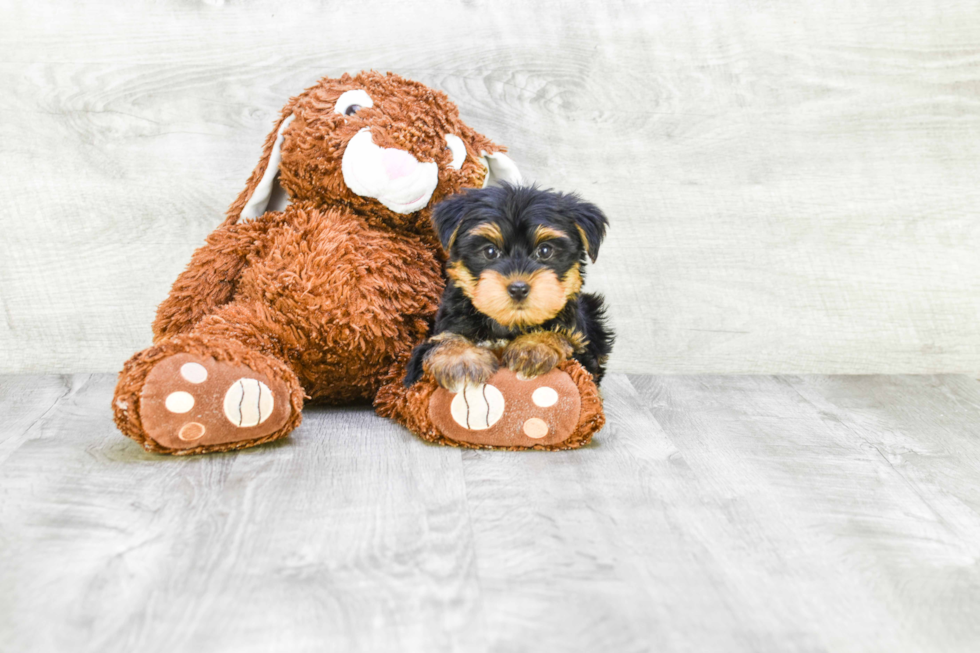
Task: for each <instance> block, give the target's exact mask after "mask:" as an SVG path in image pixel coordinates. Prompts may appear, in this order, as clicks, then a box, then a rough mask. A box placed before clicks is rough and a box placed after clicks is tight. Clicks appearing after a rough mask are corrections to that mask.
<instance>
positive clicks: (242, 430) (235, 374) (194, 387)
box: [113, 318, 303, 455]
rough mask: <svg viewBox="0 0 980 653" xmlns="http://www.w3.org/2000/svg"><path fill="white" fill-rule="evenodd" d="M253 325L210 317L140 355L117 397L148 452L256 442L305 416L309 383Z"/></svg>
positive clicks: (129, 365) (120, 422)
mask: <svg viewBox="0 0 980 653" xmlns="http://www.w3.org/2000/svg"><path fill="white" fill-rule="evenodd" d="M250 330H253V329H251V328H250V327H249V325H248V324H242V323H238V324H237V325H236V324H235V323H229V322H225V321H222V320H210V319H209V318H206V319H205V320H204V321H202V324H201V325H199V327H197V328H195V329H194V330H193V331H192V332H190V333H188V334H186V335H178V336H174V337H172V338H168V339H165V340H163V341H161V342H159V343H157V344H156V345H154V346H152V347H150V348H149V349H145V350H143V351H141V352H139V353H138V354H136V355H135V356H133V357H132V358H131V359H129V361H127V362H126V365H125V366H124V367H123V370H122V372H121V373H120V375H119V383H118V385H117V386H116V392H115V397H114V398H113V410H114V413H115V419H116V425H117V426H118V427H119V430H120V431H122V432H123V433H124V434H125V435H127V436H129V437H130V438H132V439H134V440H136V441H137V442H139V443H140V444H142V445H143V447H144V448H145V449H147V450H149V451H156V452H160V453H170V454H178V455H180V454H191V453H204V452H210V451H227V450H229V449H241V448H244V447H252V446H255V445H258V444H262V443H264V442H269V441H271V440H276V439H279V438H281V437H284V436H286V435H287V434H289V432H290V431H292V430H293V429H295V428H296V427H297V426H298V425H299V423H300V419H301V417H300V411H301V410H302V407H303V389H302V388H301V387H300V384H299V381H298V380H297V378H296V375H295V374H294V373H293V371H292V370H291V369H290V368H289V366H288V365H286V364H285V363H283V362H282V361H280V360H279V359H277V358H275V357H274V356H271V355H268V353H266V352H268V351H270V347H268V346H261V345H262V343H259V342H256V337H255V334H254V333H252V334H250V333H248V332H249V331H250Z"/></svg>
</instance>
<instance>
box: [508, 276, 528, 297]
mask: <svg viewBox="0 0 980 653" xmlns="http://www.w3.org/2000/svg"><path fill="white" fill-rule="evenodd" d="M529 292H531V286H529V285H527V282H525V281H514V282H512V283H511V284H510V285H509V286H507V294H508V295H510V296H511V297H512V298H513V299H516V300H518V301H520V300H522V299H524V298H525V297H527V294H528V293H529Z"/></svg>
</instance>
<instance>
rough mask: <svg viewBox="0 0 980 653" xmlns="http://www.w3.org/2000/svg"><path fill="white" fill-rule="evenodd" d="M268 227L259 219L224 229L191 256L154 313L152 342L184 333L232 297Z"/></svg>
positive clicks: (224, 227)
mask: <svg viewBox="0 0 980 653" xmlns="http://www.w3.org/2000/svg"><path fill="white" fill-rule="evenodd" d="M269 226H270V223H269V222H268V221H267V220H264V219H260V220H256V221H254V222H241V223H237V224H231V225H224V226H222V227H219V228H218V229H217V230H215V231H214V232H212V233H211V235H209V236H208V238H207V240H206V241H205V244H204V246H203V247H201V248H200V249H198V250H197V251H196V252H194V255H193V256H192V257H191V262H190V263H189V264H188V265H187V269H185V270H184V271H183V272H182V273H181V274H180V276H178V277H177V280H176V281H175V282H174V285H173V287H172V288H171V289H170V295H169V296H168V297H167V298H166V299H165V300H163V303H161V304H160V307H159V308H158V309H157V317H156V320H154V321H153V340H154V342H155V341H158V340H161V339H163V338H167V337H170V336H173V335H176V334H178V333H182V332H184V331H187V330H188V329H190V328H191V327H193V326H194V325H195V324H197V323H198V322H199V321H200V320H201V318H203V317H205V316H207V315H210V314H211V313H212V312H214V310H215V309H216V308H218V307H219V306H222V305H224V304H227V303H228V302H229V301H231V299H232V298H233V297H234V294H235V286H236V283H237V281H238V277H239V275H240V274H241V272H242V270H243V269H244V268H245V265H246V263H247V260H248V256H249V255H250V254H251V253H252V252H253V251H255V248H256V246H257V243H258V242H259V240H260V238H261V237H262V235H263V234H264V233H265V232H266V231H267V230H268V229H269Z"/></svg>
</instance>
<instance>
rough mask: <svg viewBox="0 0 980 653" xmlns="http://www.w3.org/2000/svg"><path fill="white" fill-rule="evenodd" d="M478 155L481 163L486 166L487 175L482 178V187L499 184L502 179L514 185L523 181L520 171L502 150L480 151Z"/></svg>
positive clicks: (518, 184)
mask: <svg viewBox="0 0 980 653" xmlns="http://www.w3.org/2000/svg"><path fill="white" fill-rule="evenodd" d="M480 156H481V157H482V158H483V165H485V166H486V168H487V176H486V177H485V178H484V179H483V187H484V188H486V187H487V186H490V185H491V184H499V183H500V182H502V181H503V182H507V183H508V184H511V185H514V186H520V185H521V182H522V181H523V178H522V177H521V172H520V170H518V169H517V164H516V163H514V160H513V159H511V158H510V157H509V156H507V155H506V154H504V153H503V152H493V153H492V154H487V153H486V152H480Z"/></svg>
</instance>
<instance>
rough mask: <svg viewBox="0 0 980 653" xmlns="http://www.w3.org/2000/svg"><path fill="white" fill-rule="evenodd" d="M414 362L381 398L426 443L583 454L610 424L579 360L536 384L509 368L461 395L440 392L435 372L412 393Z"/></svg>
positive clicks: (380, 404) (379, 404)
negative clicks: (409, 373) (408, 381)
mask: <svg viewBox="0 0 980 653" xmlns="http://www.w3.org/2000/svg"><path fill="white" fill-rule="evenodd" d="M406 364H407V356H406V357H405V358H403V359H401V360H400V361H399V365H397V366H396V368H397V369H394V370H393V371H392V374H391V375H390V376H389V382H388V383H387V384H386V385H385V386H384V387H383V388H382V389H381V391H380V392H379V393H378V396H377V398H376V399H375V407H376V408H377V411H378V413H379V414H380V415H382V416H384V417H390V418H392V419H394V420H395V421H397V422H399V423H400V424H402V425H404V426H405V427H406V428H408V429H409V430H410V431H412V432H413V433H415V434H416V435H418V436H419V437H420V438H422V439H423V440H428V441H429V442H436V443H439V444H445V445H450V446H458V447H471V448H483V449H510V450H520V449H548V450H556V449H576V448H578V447H581V446H584V445H586V444H588V443H589V442H590V441H591V439H592V436H593V435H594V434H595V433H596V432H598V431H599V429H601V428H602V426H603V425H604V424H605V415H604V414H603V412H602V399H601V398H600V396H599V390H598V388H596V385H595V383H594V382H593V381H592V375H591V374H589V373H588V372H587V371H586V370H585V368H583V367H582V366H581V365H579V364H578V363H577V362H575V361H573V360H569V361H566V362H564V363H561V364H559V366H558V368H556V369H554V370H552V371H551V372H549V373H547V374H544V375H542V376H539V377H535V378H533V379H527V380H522V379H520V378H519V377H517V375H515V374H514V373H513V372H512V371H510V370H508V369H507V368H501V369H500V370H498V371H497V373H496V374H494V375H493V376H492V377H490V380H489V381H488V382H487V383H486V384H485V385H480V386H469V387H467V388H464V389H463V390H462V391H460V392H459V393H451V392H449V391H447V390H445V389H444V388H440V387H439V386H438V384H436V382H435V380H434V379H432V377H431V376H430V375H428V374H426V375H425V376H423V377H422V379H421V380H420V381H418V382H417V383H415V384H414V385H412V386H411V387H409V388H406V387H405V385H404V384H403V383H402V381H401V379H403V378H404V369H405V368H404V366H405V365H406Z"/></svg>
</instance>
